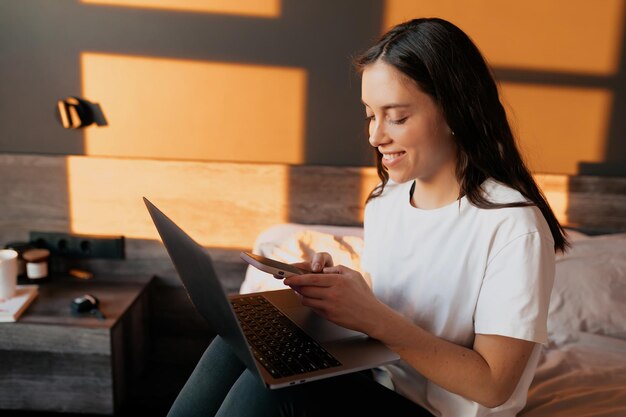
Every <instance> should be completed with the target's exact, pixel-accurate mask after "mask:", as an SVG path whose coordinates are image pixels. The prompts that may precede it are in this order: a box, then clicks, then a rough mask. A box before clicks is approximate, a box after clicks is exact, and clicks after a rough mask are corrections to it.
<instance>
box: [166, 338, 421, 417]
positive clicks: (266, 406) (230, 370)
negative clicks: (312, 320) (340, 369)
mask: <svg viewBox="0 0 626 417" xmlns="http://www.w3.org/2000/svg"><path fill="white" fill-rule="evenodd" d="M356 414H361V415H378V416H388V415H392V416H396V417H400V416H412V417H421V416H428V417H432V414H430V413H429V412H427V411H426V410H424V409H423V408H422V407H420V406H419V405H417V404H415V403H414V402H412V401H410V400H408V399H406V398H405V397H403V396H401V395H400V394H397V393H396V392H394V391H392V390H390V389H388V388H386V387H385V386H383V385H381V384H379V383H378V382H376V381H375V380H374V379H373V378H372V377H371V372H369V371H367V372H357V373H353V374H349V375H341V376H337V377H334V378H328V379H324V380H321V381H314V382H308V383H305V384H301V385H294V386H292V387H287V388H281V389H277V390H270V389H268V388H266V387H265V385H264V384H263V383H262V382H261V381H260V380H259V379H258V378H257V377H256V376H255V375H253V374H252V373H251V372H250V371H249V370H247V369H246V368H245V366H244V365H243V363H242V362H241V361H240V360H239V358H237V357H236V356H235V354H234V353H233V352H232V350H231V349H230V347H229V346H228V344H227V343H226V342H225V341H224V340H223V339H222V338H221V337H219V336H218V337H216V338H215V339H214V340H213V342H212V343H211V344H210V346H209V347H208V348H207V350H206V352H205V353H204V355H203V356H202V358H201V359H200V361H199V362H198V365H197V366H196V368H195V370H194V371H193V373H192V374H191V376H190V377H189V380H188V381H187V383H186V384H185V386H184V387H183V389H182V390H181V392H180V394H178V398H176V401H175V402H174V404H173V405H172V408H171V409H170V412H169V414H168V417H195V416H228V417H238V416H246V417H247V416H267V417H269V416H271V417H276V416H307V417H310V416H326V417H328V416H346V415H356Z"/></svg>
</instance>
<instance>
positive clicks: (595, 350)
mask: <svg viewBox="0 0 626 417" xmlns="http://www.w3.org/2000/svg"><path fill="white" fill-rule="evenodd" d="M578 339H579V340H574V341H570V342H568V343H566V344H564V345H562V346H556V345H554V344H552V346H547V347H544V350H543V352H542V354H541V358H540V360H539V365H538V366H537V370H536V372H535V379H534V380H533V382H532V384H531V386H530V389H529V392H528V402H527V404H526V407H525V408H524V410H523V411H522V413H520V414H519V416H520V417H547V416H551V417H565V416H567V417H583V416H594V417H600V416H602V417H624V416H626V341H623V340H620V339H617V338H611V337H606V336H598V335H592V334H585V333H581V334H579V335H578Z"/></svg>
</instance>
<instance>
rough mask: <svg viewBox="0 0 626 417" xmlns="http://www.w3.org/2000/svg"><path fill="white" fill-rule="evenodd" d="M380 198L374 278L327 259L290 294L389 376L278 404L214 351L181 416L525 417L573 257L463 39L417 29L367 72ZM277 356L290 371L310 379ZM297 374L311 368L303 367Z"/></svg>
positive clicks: (178, 409)
mask: <svg viewBox="0 0 626 417" xmlns="http://www.w3.org/2000/svg"><path fill="white" fill-rule="evenodd" d="M356 66H357V69H358V70H359V72H360V73H361V74H362V101H363V103H364V105H365V108H366V118H367V120H368V123H369V142H370V144H371V146H372V147H373V149H374V152H375V154H376V160H377V173H378V175H379V179H380V183H379V184H378V185H377V186H376V187H375V188H374V190H373V191H372V192H371V193H370V195H369V197H368V200H367V202H366V206H365V214H364V229H363V234H364V246H363V253H362V257H361V271H356V270H353V269H351V268H348V267H346V266H345V265H335V264H334V261H333V259H332V257H331V256H330V255H329V254H328V253H325V252H321V253H316V254H315V255H314V256H313V258H312V259H311V260H310V261H309V262H300V263H295V264H293V265H295V266H297V267H298V268H301V269H305V270H308V271H312V272H314V273H310V274H302V275H298V276H292V277H289V278H287V279H285V280H284V281H283V282H284V284H285V285H288V286H290V287H291V288H292V289H293V290H294V291H296V292H297V293H298V295H299V300H300V302H301V303H302V304H303V305H305V306H307V307H310V308H311V309H312V310H314V311H315V312H316V313H318V314H319V315H320V316H322V317H324V318H326V319H327V320H330V321H331V322H333V323H335V324H338V325H340V326H343V327H346V328H349V329H352V330H356V331H360V332H363V333H365V334H366V335H368V336H370V337H371V338H374V339H378V340H380V341H381V342H383V343H384V344H385V345H387V346H388V347H389V348H390V349H392V350H394V351H395V352H396V353H397V354H398V355H399V356H400V358H401V360H400V361H398V362H396V363H393V364H391V365H387V366H385V367H380V368H379V369H378V370H379V371H386V372H387V373H388V375H389V377H390V380H391V383H392V389H389V388H388V385H383V384H381V383H379V379H378V378H377V377H375V375H376V373H370V372H358V373H353V374H349V375H342V376H339V377H334V378H329V379H325V380H320V381H315V382H312V383H307V384H301V385H296V386H293V387H288V388H284V389H280V390H268V389H266V388H265V387H264V386H263V385H262V384H261V383H260V382H259V381H258V380H257V379H256V378H255V377H254V376H253V374H252V373H250V372H249V371H246V370H245V366H244V365H243V363H242V362H240V361H239V360H238V359H237V357H236V356H235V355H234V354H233V350H232V349H231V348H230V347H229V346H228V345H227V344H226V343H225V342H224V339H222V338H221V337H217V338H216V339H215V341H214V342H213V343H212V344H211V346H209V348H208V349H207V351H206V353H205V355H204V356H203V358H202V359H201V360H200V363H199V364H198V366H197V367H196V370H195V371H194V373H193V374H192V376H191V377H190V379H189V381H188V382H187V384H186V385H185V387H184V388H183V390H182V391H181V393H180V395H179V397H178V399H177V400H176V402H175V403H174V405H173V406H172V409H171V411H170V415H171V416H179V415H180V416H183V415H185V416H190V415H256V416H304V415H306V416H335V415H355V414H356V415H358V414H363V415H393V416H431V415H438V416H444V417H452V416H464V417H468V416H470V417H471V416H475V417H478V416H499V417H504V416H510V417H513V416H515V415H516V414H517V412H518V411H519V410H521V409H522V408H523V406H524V404H525V403H526V398H527V394H528V387H529V385H530V382H531V380H532V378H533V375H534V371H535V368H536V366H537V361H538V358H539V352H540V350H539V348H540V346H541V344H542V343H545V342H546V341H547V313H548V304H549V300H550V292H551V289H552V284H553V280H554V271H555V251H557V250H564V249H565V248H566V246H567V245H568V243H567V240H566V239H565V236H564V232H563V229H562V228H561V225H560V224H559V222H558V221H557V220H556V218H555V216H554V213H553V212H552V209H551V208H550V206H549V205H548V203H547V202H546V200H545V198H544V196H543V194H542V193H541V192H540V190H539V188H538V187H537V185H536V184H535V182H534V180H533V178H532V177H531V175H530V173H529V172H528V170H527V169H526V166H525V165H524V162H523V161H522V158H521V157H520V154H519V151H518V149H517V147H516V144H515V140H514V138H513V135H512V133H511V129H510V127H509V125H508V122H507V118H506V114H505V112H504V109H503V107H502V105H501V103H500V99H499V95H498V90H497V87H496V84H495V82H494V80H493V78H492V76H491V73H490V70H489V68H488V67H487V65H486V63H485V61H484V59H483V57H482V56H481V54H480V52H479V51H478V49H477V48H476V46H475V45H474V44H473V43H472V41H471V40H470V39H469V38H468V37H467V35H466V34H465V33H463V32H462V31H461V30H460V29H459V28H458V27H456V26H455V25H453V24H452V23H450V22H447V21H445V20H442V19H437V18H431V19H415V20H411V21H408V22H405V23H402V24H400V25H398V26H396V27H394V28H392V29H391V30H390V31H389V32H387V33H386V34H384V35H383V36H382V37H381V38H380V39H379V40H378V41H377V42H376V43H375V44H374V45H373V46H372V47H371V48H370V49H368V50H367V51H366V52H365V53H364V54H363V55H362V56H361V57H359V58H358V59H357V61H356ZM266 331H267V332H270V333H271V332H272V330H271V329H268V330H266ZM293 351H294V352H293V353H294V354H295V355H296V357H295V359H293V360H294V361H295V362H293V361H291V360H292V359H290V358H289V357H288V356H289V353H290V352H279V353H277V354H276V356H279V357H280V358H285V361H286V362H284V364H286V366H290V365H289V364H292V365H293V364H294V363H295V364H296V365H297V364H298V363H299V362H298V360H299V359H298V358H300V359H302V357H303V356H297V355H298V354H299V353H301V352H298V351H297V349H295V348H294V349H293ZM296 368H298V366H296Z"/></svg>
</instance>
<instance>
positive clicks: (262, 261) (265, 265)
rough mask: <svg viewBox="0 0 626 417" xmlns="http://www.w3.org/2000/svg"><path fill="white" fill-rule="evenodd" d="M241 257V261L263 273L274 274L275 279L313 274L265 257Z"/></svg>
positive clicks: (252, 255) (242, 254)
mask: <svg viewBox="0 0 626 417" xmlns="http://www.w3.org/2000/svg"><path fill="white" fill-rule="evenodd" d="M239 256H240V257H241V259H243V260H244V261H246V262H248V263H249V264H250V265H252V266H254V267H255V268H257V269H260V270H261V271H263V272H267V273H268V274H272V275H274V277H275V278H278V277H280V278H278V279H281V278H287V277H290V276H293V275H302V274H311V273H312V272H311V271H307V270H306V269H300V268H297V267H295V266H293V265H289V264H286V263H284V262H279V261H277V260H274V259H270V258H266V257H265V256H261V255H255V254H254V253H250V252H241V253H240V254H239Z"/></svg>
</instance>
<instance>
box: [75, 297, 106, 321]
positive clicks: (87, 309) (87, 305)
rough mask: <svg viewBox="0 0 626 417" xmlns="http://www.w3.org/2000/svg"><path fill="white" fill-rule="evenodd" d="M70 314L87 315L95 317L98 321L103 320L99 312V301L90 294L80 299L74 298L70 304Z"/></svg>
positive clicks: (102, 315)
mask: <svg viewBox="0 0 626 417" xmlns="http://www.w3.org/2000/svg"><path fill="white" fill-rule="evenodd" d="M70 307H71V308H72V313H74V314H81V313H89V314H92V315H94V316H96V317H97V318H98V319H100V320H104V318H105V317H104V314H102V311H100V301H99V300H98V299H97V298H96V297H95V296H93V295H91V294H85V295H83V296H80V297H76V298H74V299H73V300H72V303H71V304H70Z"/></svg>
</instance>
